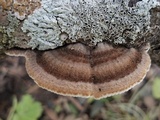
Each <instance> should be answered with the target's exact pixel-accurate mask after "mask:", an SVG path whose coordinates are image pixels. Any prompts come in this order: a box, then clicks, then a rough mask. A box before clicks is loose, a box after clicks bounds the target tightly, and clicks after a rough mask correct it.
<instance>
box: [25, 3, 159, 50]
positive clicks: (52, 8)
mask: <svg viewBox="0 0 160 120" xmlns="http://www.w3.org/2000/svg"><path fill="white" fill-rule="evenodd" d="M128 5H129V0H42V1H41V7H40V8H39V9H36V10H35V11H34V12H33V14H32V15H29V16H28V19H26V20H25V21H24V23H23V27H22V30H23V31H24V32H27V33H28V36H30V37H31V41H30V42H29V45H30V46H31V47H32V48H33V49H34V48H38V49H39V50H46V49H54V48H56V47H58V46H62V45H63V43H64V42H65V41H66V40H68V39H69V40H70V41H71V42H76V40H78V39H83V40H84V41H86V40H87V41H88V40H90V42H91V43H93V44H96V43H98V42H101V41H104V40H105V41H110V42H112V43H114V44H125V43H126V40H130V42H131V43H134V42H135V41H136V40H137V39H140V38H142V37H143V36H144V35H146V34H147V33H149V32H150V30H151V27H150V17H151V15H150V12H149V11H150V10H151V9H152V8H155V7H157V6H160V2H158V1H157V0H142V1H139V2H137V3H136V4H134V5H133V6H128ZM62 33H66V34H65V36H61V35H62Z"/></svg>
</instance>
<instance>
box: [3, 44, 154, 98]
mask: <svg viewBox="0 0 160 120" xmlns="http://www.w3.org/2000/svg"><path fill="white" fill-rule="evenodd" d="M148 48H149V45H146V46H144V47H143V48H141V49H135V48H130V49H129V48H125V47H119V46H111V45H109V44H107V43H104V42H102V43H98V44H97V46H95V47H94V48H93V46H92V47H91V46H87V45H84V44H82V43H74V44H69V45H66V46H63V47H60V48H57V49H54V50H48V51H36V50H34V51H33V50H9V51H7V52H6V53H7V54H8V55H12V56H24V57H25V58H26V69H27V72H28V74H29V76H30V77H31V78H32V79H33V80H34V81H35V82H36V83H37V84H38V85H39V86H40V87H42V88H44V89H47V90H49V91H51V92H54V93H57V94H61V95H69V96H76V97H86V98H87V97H94V98H95V99H100V98H104V97H108V96H112V95H115V94H119V93H123V92H125V91H127V90H129V89H131V88H132V87H134V86H135V85H137V84H139V83H140V82H141V81H142V80H143V79H144V77H145V75H146V73H147V72H148V70H149V68H150V64H151V60H150V57H149V55H148V53H147V51H148Z"/></svg>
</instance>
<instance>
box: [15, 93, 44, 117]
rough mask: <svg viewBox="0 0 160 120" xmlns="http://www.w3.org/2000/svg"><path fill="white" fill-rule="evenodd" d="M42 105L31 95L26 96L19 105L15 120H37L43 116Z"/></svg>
mask: <svg viewBox="0 0 160 120" xmlns="http://www.w3.org/2000/svg"><path fill="white" fill-rule="evenodd" d="M42 111H43V109H42V105H41V103H40V102H37V101H35V100H34V99H33V98H32V97H31V96H30V95H24V96H23V97H22V99H21V101H20V102H19V103H18V105H17V108H16V113H15V114H14V116H13V120H37V119H38V118H39V117H40V116H41V114H42Z"/></svg>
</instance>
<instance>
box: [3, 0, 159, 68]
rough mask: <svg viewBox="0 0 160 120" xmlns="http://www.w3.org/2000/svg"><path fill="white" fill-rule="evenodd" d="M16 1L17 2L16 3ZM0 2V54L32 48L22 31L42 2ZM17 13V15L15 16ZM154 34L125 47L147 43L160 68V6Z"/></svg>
mask: <svg viewBox="0 0 160 120" xmlns="http://www.w3.org/2000/svg"><path fill="white" fill-rule="evenodd" d="M15 1H16V2H15ZM15 1H14V2H15V3H14V4H13V0H0V53H1V54H2V53H4V51H5V50H6V49H10V48H13V47H19V48H23V49H27V48H30V46H29V45H28V42H29V41H30V39H31V38H30V37H29V36H27V33H24V32H23V31H22V29H21V27H22V24H23V22H24V20H25V18H27V16H28V15H30V14H32V12H33V11H34V10H35V9H37V8H39V7H40V6H41V4H40V1H39V0H36V1H32V0H31V1H29V0H28V1H25V0H22V1H21V2H19V0H15ZM138 1H140V0H130V2H129V6H131V7H132V6H134V5H135V4H136V3H137V2H138ZM13 13H16V14H13ZM150 13H151V27H152V28H153V29H152V32H150V33H149V34H147V35H146V36H143V38H140V39H139V40H136V42H134V43H132V44H131V42H130V41H129V40H128V41H127V42H126V43H123V45H125V46H127V47H140V46H142V45H143V44H145V43H148V42H149V43H150V44H151V49H150V51H149V54H150V56H151V59H152V62H153V63H156V64H157V65H159V66H160V6H159V7H156V8H154V9H151V10H150Z"/></svg>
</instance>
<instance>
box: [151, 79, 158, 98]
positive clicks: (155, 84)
mask: <svg viewBox="0 0 160 120" xmlns="http://www.w3.org/2000/svg"><path fill="white" fill-rule="evenodd" d="M152 94H153V97H154V98H156V99H160V78H158V77H157V78H155V80H154V81H153V86H152Z"/></svg>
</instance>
